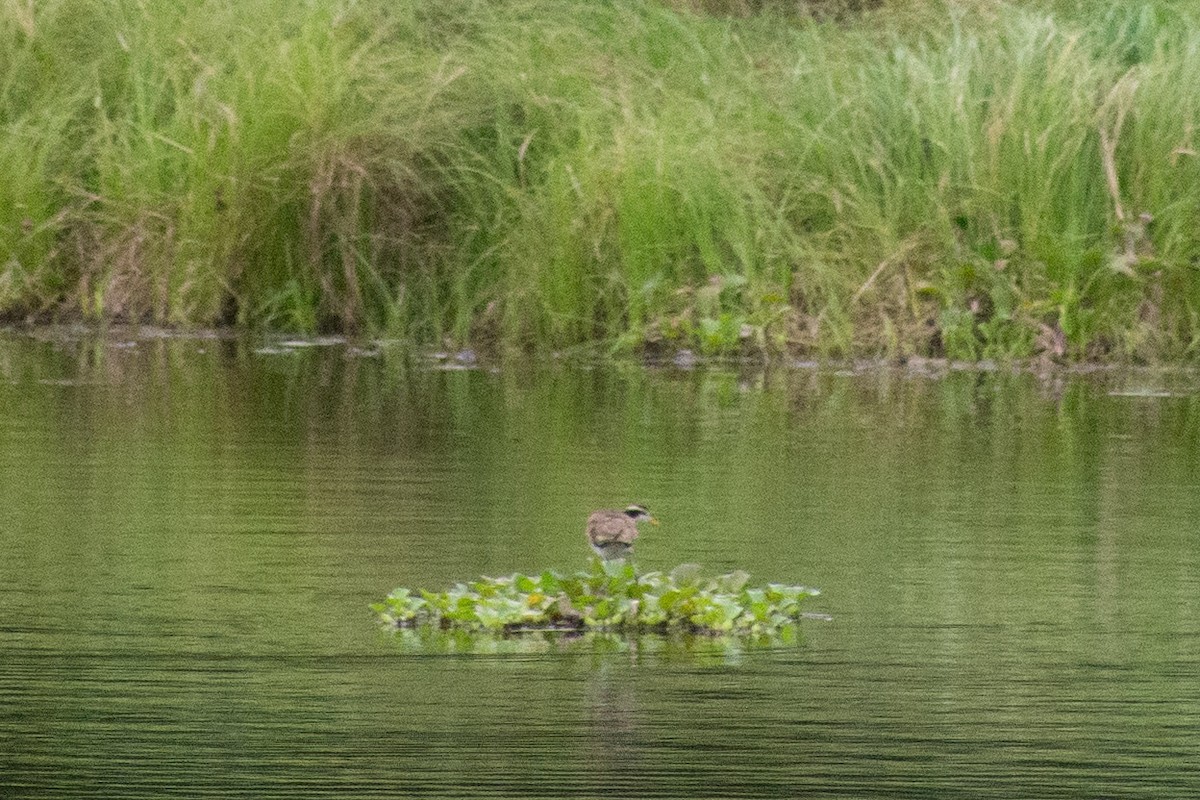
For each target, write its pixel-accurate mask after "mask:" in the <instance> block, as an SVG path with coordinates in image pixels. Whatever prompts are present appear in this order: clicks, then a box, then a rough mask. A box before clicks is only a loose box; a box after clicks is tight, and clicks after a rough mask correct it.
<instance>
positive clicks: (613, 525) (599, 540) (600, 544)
mask: <svg viewBox="0 0 1200 800" xmlns="http://www.w3.org/2000/svg"><path fill="white" fill-rule="evenodd" d="M639 522H649V523H650V524H651V525H657V524H658V520H656V519H655V518H654V517H652V516H650V509H648V508H646V507H645V506H639V505H631V506H626V507H625V508H623V509H620V508H602V509H600V510H599V511H593V512H592V513H591V515H590V516H588V521H587V538H588V544H590V545H591V546H592V549H593V550H595V551H596V554H597V555H598V556H600V557H601V558H603V559H604V560H605V561H608V560H610V559H613V558H625V557H626V556H627V555H629V553H630V552H632V550H633V540H634V539H636V538H637V537H638V523H639Z"/></svg>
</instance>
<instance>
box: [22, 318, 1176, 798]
mask: <svg viewBox="0 0 1200 800" xmlns="http://www.w3.org/2000/svg"><path fill="white" fill-rule="evenodd" d="M117 345H120V346H117ZM259 349H261V348H258V347H257V346H256V345H254V344H247V343H244V342H239V341H232V340H231V341H224V340H195V339H192V340H171V339H161V340H148V339H139V340H136V341H134V342H133V343H132V346H125V343H121V342H114V341H112V340H103V339H87V340H82V341H72V340H70V339H59V340H48V341H29V340H23V339H15V338H13V339H6V340H0V403H2V407H3V409H4V413H3V415H0V497H3V500H4V504H5V506H4V507H5V514H4V519H3V521H2V522H0V546H2V551H3V558H0V781H2V785H3V787H4V792H2V793H0V794H3V796H5V797H9V796H12V797H73V798H74V797H110V796H115V795H119V796H124V797H162V796H170V795H183V796H189V797H190V796H206V795H207V796H221V797H230V796H245V797H297V796H311V797H320V796H329V797H334V796H336V797H348V796H351V797H395V796H409V795H410V796H422V797H456V796H477V797H483V796H495V797H529V796H554V797H596V796H613V797H696V796H721V797H778V796H796V795H804V796H818V797H821V796H824V797H847V796H854V797H870V796H876V797H895V796H905V797H917V796H931V797H945V796H955V795H957V796H964V797H989V796H990V797H1014V796H1016V797H1023V796H1039V797H1043V796H1063V797H1079V796H1129V795H1143V796H1154V797H1159V796H1190V795H1193V794H1197V793H1198V791H1200V774H1197V772H1196V771H1195V769H1194V766H1193V765H1194V764H1195V763H1196V759H1197V756H1198V755H1200V733H1198V732H1200V692H1197V690H1196V688H1195V675H1196V674H1197V673H1198V672H1200V648H1197V647H1196V644H1197V642H1198V641H1200V591H1197V590H1198V588H1200V586H1198V582H1200V579H1198V577H1197V576H1198V575H1200V536H1198V535H1197V534H1198V533H1200V530H1198V529H1197V528H1198V525H1200V523H1197V520H1200V491H1197V490H1198V489H1200V459H1198V458H1196V453H1197V452H1200V447H1198V446H1200V401H1198V400H1197V390H1198V388H1200V379H1198V378H1197V376H1196V375H1195V374H1194V373H1187V372H1176V373H1162V372H1157V373H1152V372H1131V373H1116V372H1112V373H1109V372H1100V373H1096V374H1089V375H1075V376H1072V375H1059V376H1055V377H1054V378H1053V379H1052V380H1050V381H1044V380H1041V379H1039V378H1037V377H1035V376H1031V375H1026V374H1011V373H1009V372H1007V371H1004V370H998V371H996V372H991V373H981V372H969V371H954V370H949V369H942V368H940V367H939V368H938V369H940V370H941V373H940V374H931V370H929V369H921V370H917V369H910V370H879V369H868V370H861V371H856V370H855V369H853V368H851V369H846V370H820V369H812V368H804V369H790V368H789V369H771V370H766V371H763V370H761V369H749V368H747V369H740V368H729V369H697V370H690V371H679V370H668V369H650V370H646V369H643V368H640V367H634V366H628V365H613V366H605V367H595V368H589V367H584V366H573V367H569V366H562V365H528V364H525V365H521V364H504V365H501V368H500V369H498V370H491V369H488V368H486V367H485V368H478V369H469V370H437V369H430V368H428V366H427V365H425V364H423V363H422V362H421V361H420V360H416V361H412V362H410V361H406V360H405V359H404V358H402V357H399V356H397V355H396V354H394V353H390V352H385V355H384V356H365V357H364V356H359V355H355V354H354V353H353V352H352V351H351V350H350V349H349V348H346V347H343V346H340V345H334V346H326V347H307V348H292V347H275V348H274V350H275V351H278V352H271V351H267V352H256V350H259ZM630 500H638V501H641V502H644V503H646V504H647V505H648V506H649V507H651V508H653V509H654V510H655V513H656V516H661V517H662V520H663V525H662V526H661V527H659V528H655V529H653V530H652V531H648V532H647V533H646V534H645V535H644V536H643V537H642V539H640V540H639V544H638V558H639V561H640V562H641V563H643V564H644V565H645V566H646V567H647V568H652V569H659V568H664V567H665V568H669V567H671V566H673V565H675V564H677V563H680V562H683V561H697V562H701V563H703V564H704V567H705V569H706V571H712V572H718V571H728V570H731V569H734V568H744V569H746V570H748V571H749V572H751V573H752V574H753V576H754V579H755V581H756V582H757V581H772V580H779V581H787V582H796V583H804V584H807V585H814V586H820V587H821V588H822V589H823V591H824V594H823V595H822V596H821V597H820V598H817V599H816V600H814V601H813V602H812V604H811V605H810V608H812V609H814V610H822V611H828V612H830V613H831V614H832V615H833V616H834V621H833V622H831V623H820V622H812V623H805V625H804V627H803V630H804V638H803V640H802V641H801V642H799V643H795V644H792V645H788V646H783V647H769V648H753V647H739V646H738V645H736V644H731V643H728V642H725V641H723V640H718V639H704V638H700V639H696V640H692V641H684V640H662V639H657V638H654V637H645V638H642V639H639V640H636V641H634V642H627V641H624V640H619V639H618V640H613V639H611V638H608V637H591V638H584V639H580V640H574V641H571V640H564V639H561V638H554V637H550V638H543V639H536V638H523V639H519V640H493V642H492V644H490V645H480V644H478V643H467V644H464V643H462V642H458V643H456V642H454V641H453V640H449V641H448V643H447V642H446V641H443V642H441V643H439V644H436V646H435V644H434V643H431V642H421V643H417V644H419V646H415V645H414V642H412V641H410V640H406V639H405V638H404V636H402V635H401V636H392V635H389V634H385V633H382V632H380V631H378V630H377V629H376V627H375V625H374V621H373V619H372V614H371V613H370V612H369V611H368V610H367V606H368V605H369V604H370V603H372V602H374V601H376V600H378V599H379V598H380V597H381V596H383V595H384V594H386V593H387V592H388V591H389V590H390V589H392V588H393V587H395V586H398V585H422V586H429V587H438V586H445V585H448V584H450V583H453V582H454V581H456V580H459V579H463V578H469V577H474V576H476V575H479V574H492V575H497V574H507V573H511V572H514V571H522V572H530V571H536V570H540V569H541V568H543V567H548V568H555V569H573V568H575V567H577V566H579V565H581V564H582V563H583V562H584V560H585V559H586V558H587V555H588V551H587V549H586V545H585V544H584V541H583V533H582V527H583V520H584V519H585V517H586V515H587V512H588V511H589V510H591V509H593V508H597V507H605V506H611V505H615V504H620V503H624V502H627V501H630Z"/></svg>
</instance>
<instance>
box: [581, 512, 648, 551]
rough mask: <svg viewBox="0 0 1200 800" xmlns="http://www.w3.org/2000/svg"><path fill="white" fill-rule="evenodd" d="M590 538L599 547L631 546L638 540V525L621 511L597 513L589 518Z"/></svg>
mask: <svg viewBox="0 0 1200 800" xmlns="http://www.w3.org/2000/svg"><path fill="white" fill-rule="evenodd" d="M587 527H588V536H590V537H591V540H592V541H593V542H595V543H596V544H598V545H603V544H612V543H613V542H620V543H621V544H631V543H632V542H633V540H634V539H636V538H637V535H638V530H637V525H634V524H633V521H632V520H631V519H629V517H627V516H625V514H624V513H623V512H620V511H607V512H606V511H596V512H593V513H592V515H591V516H590V517H588V526H587Z"/></svg>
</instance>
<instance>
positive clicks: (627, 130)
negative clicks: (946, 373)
mask: <svg viewBox="0 0 1200 800" xmlns="http://www.w3.org/2000/svg"><path fill="white" fill-rule="evenodd" d="M868 5H875V6H877V7H872V8H863V7H861V6H868ZM811 11H812V13H806V12H798V11H796V10H795V7H794V5H792V4H782V3H778V4H772V3H770V2H766V0H764V2H761V3H756V2H750V0H742V2H734V0H730V2H727V3H721V2H717V1H716V0H714V1H713V2H710V3H699V2H697V3H690V4H689V3H684V2H676V3H663V2H653V1H652V0H640V1H637V0H608V1H607V2H597V3H585V4H580V3H561V2H552V0H516V1H515V2H485V1H484V0H437V2H434V1H433V0H401V1H399V2H396V1H393V0H389V1H388V2H384V1H383V0H309V2H306V3H303V4H295V3H284V2H281V0H245V1H242V2H231V0H209V1H208V2H204V3H198V4H197V3H184V2H166V3H153V4H148V3H142V2H136V1H135V0H101V1H100V2H81V0H49V1H48V2H38V3H33V2H27V1H26V0H18V2H12V3H8V4H6V5H4V6H3V9H2V10H0V42H2V46H0V124H3V127H4V130H5V135H4V136H3V137H2V138H0V312H3V313H4V314H5V315H6V316H7V317H8V318H9V319H17V320H20V319H44V318H47V317H68V318H71V317H82V318H87V319H118V320H134V321H146V322H154V323H156V324H174V325H185V326H186V325H221V324H241V325H257V326H265V327H273V328H279V329H286V330H302V331H304V330H306V331H318V330H334V329H338V330H351V331H365V332H369V333H373V334H379V335H384V336H390V337H398V338H404V339H407V340H411V341H415V342H424V343H435V342H436V343H441V342H445V341H447V340H449V341H451V342H454V343H471V344H494V345H499V346H513V347H526V348H535V349H542V350H549V349H559V348H564V347H569V346H572V345H576V344H581V343H589V342H602V343H604V344H605V345H606V346H610V347H614V348H618V349H619V348H625V349H631V350H632V349H639V348H647V349H652V350H654V349H661V350H667V351H669V350H672V349H678V348H690V349H694V350H700V351H702V352H706V353H731V352H745V351H765V352H773V351H804V352H810V353H815V354H826V355H846V354H860V353H870V354H883V355H888V356H896V357H904V356H907V355H945V356H949V357H953V358H965V359H979V358H1004V357H1028V356H1034V355H1039V354H1042V355H1046V356H1050V357H1054V358H1063V359H1088V358H1118V359H1122V358H1133V359H1144V360H1155V359H1170V358H1180V357H1189V356H1195V355H1197V354H1198V353H1200V142H1198V141H1197V136H1198V134H1197V129H1198V128H1200V94H1198V93H1197V91H1196V87H1197V86H1200V13H1198V12H1197V4H1196V3H1193V2H1187V1H1186V0H1181V1H1180V2H1166V0H1160V1H1159V2H1139V3H1121V4H1111V5H1110V6H1105V7H1103V8H1101V9H1099V10H1097V8H1096V6H1095V5H1094V4H1090V3H1083V2H1080V3H1078V4H1076V3H1073V2H1057V3H1055V2H1050V0H1045V1H1044V2H1023V3H1022V2H998V1H996V2H985V1H984V0H976V1H975V2H966V1H965V0H963V1H962V2H928V3H926V2H908V3H905V2H891V3H887V2H884V3H879V4H867V3H861V4H855V3H843V4H841V5H840V6H836V7H835V6H834V5H833V4H832V3H816V4H814V5H813V6H812V7H811Z"/></svg>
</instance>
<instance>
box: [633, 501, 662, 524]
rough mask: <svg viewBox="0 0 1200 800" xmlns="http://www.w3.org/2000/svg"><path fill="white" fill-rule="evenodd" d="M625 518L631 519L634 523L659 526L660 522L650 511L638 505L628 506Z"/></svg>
mask: <svg viewBox="0 0 1200 800" xmlns="http://www.w3.org/2000/svg"><path fill="white" fill-rule="evenodd" d="M625 516H627V517H629V518H630V519H631V520H633V521H634V522H649V523H650V524H651V525H657V524H658V520H656V519H655V518H654V517H652V516H651V515H650V509H648V508H646V507H645V506H640V505H637V504H634V505H630V506H626V507H625Z"/></svg>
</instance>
